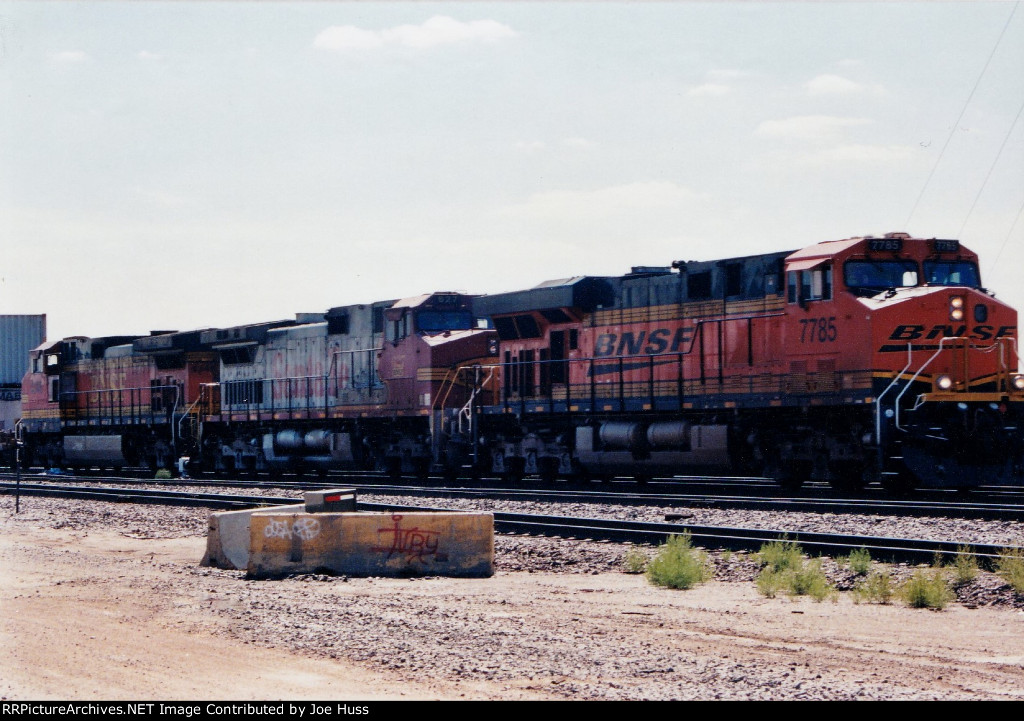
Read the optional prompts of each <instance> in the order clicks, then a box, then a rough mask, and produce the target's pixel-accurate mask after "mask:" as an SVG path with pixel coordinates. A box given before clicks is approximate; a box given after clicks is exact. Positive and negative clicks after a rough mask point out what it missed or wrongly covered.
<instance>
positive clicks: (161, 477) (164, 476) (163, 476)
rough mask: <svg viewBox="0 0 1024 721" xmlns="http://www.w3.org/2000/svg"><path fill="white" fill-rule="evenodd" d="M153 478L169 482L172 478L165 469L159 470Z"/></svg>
mask: <svg viewBox="0 0 1024 721" xmlns="http://www.w3.org/2000/svg"><path fill="white" fill-rule="evenodd" d="M154 478H155V479H156V480H158V481H169V480H170V479H171V478H172V476H171V472H170V471H169V470H167V469H166V468H161V469H160V470H159V471H157V472H156V476H154Z"/></svg>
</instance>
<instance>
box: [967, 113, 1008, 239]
mask: <svg viewBox="0 0 1024 721" xmlns="http://www.w3.org/2000/svg"><path fill="white" fill-rule="evenodd" d="M1022 112H1024V102H1022V103H1021V104H1020V107H1019V108H1018V109H1017V117H1015V118H1014V119H1013V122H1012V123H1010V129H1009V130H1007V131H1006V136H1005V137H1004V138H1003V144H1002V145H1000V146H999V152H998V153H996V158H995V160H993V161H992V165H991V166H990V167H989V169H988V173H987V174H986V175H985V180H983V181H982V182H981V187H980V188H978V194H977V195H975V196H974V202H973V203H971V209H970V210H968V211H967V217H965V218H964V224H963V225H961V226H960V232H959V233H957V234H956V237H957V238H962V237H963V234H964V228H966V227H967V221H968V220H969V219H970V217H971V213H973V212H974V206H975V205H977V204H978V198H980V197H981V193H982V191H984V190H985V186H986V185H988V179H989V178H990V177H992V171H993V170H995V169H996V164H997V163H998V162H999V157H1000V156H1001V155H1002V154H1003V148H1005V147H1006V141H1007V140H1009V139H1010V135H1011V134H1012V133H1013V129H1014V128H1015V127H1017V121H1018V120H1020V115H1021V113H1022Z"/></svg>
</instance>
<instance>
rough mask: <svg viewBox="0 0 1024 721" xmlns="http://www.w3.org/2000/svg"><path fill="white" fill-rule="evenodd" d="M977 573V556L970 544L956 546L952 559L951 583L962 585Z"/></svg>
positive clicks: (972, 578)
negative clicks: (954, 555) (954, 556)
mask: <svg viewBox="0 0 1024 721" xmlns="http://www.w3.org/2000/svg"><path fill="white" fill-rule="evenodd" d="M977 575H978V558H977V556H975V555H974V551H973V549H972V548H971V547H970V546H958V547H957V549H956V558H954V559H953V583H954V584H955V585H957V586H963V585H965V584H968V583H970V582H971V581H973V580H974V579H975V578H976V577H977Z"/></svg>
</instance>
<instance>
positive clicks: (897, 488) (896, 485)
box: [882, 471, 917, 496]
mask: <svg viewBox="0 0 1024 721" xmlns="http://www.w3.org/2000/svg"><path fill="white" fill-rule="evenodd" d="M916 487H917V479H916V478H914V476H912V475H911V474H910V472H909V471H900V472H898V473H894V474H888V473H886V474H883V475H882V488H884V489H885V490H886V492H887V493H890V494H892V495H894V496H906V495H907V494H909V493H910V492H911V491H913V490H914V489H915V488H916Z"/></svg>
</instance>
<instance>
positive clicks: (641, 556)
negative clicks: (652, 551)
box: [622, 548, 647, 573]
mask: <svg viewBox="0 0 1024 721" xmlns="http://www.w3.org/2000/svg"><path fill="white" fill-rule="evenodd" d="M622 565H623V570H625V572H626V573H643V572H644V571H646V570H647V554H645V553H644V552H643V551H641V550H640V549H639V548H631V549H629V550H628V551H626V555H625V556H623V557H622Z"/></svg>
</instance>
